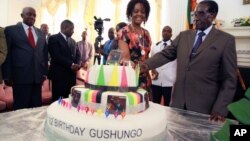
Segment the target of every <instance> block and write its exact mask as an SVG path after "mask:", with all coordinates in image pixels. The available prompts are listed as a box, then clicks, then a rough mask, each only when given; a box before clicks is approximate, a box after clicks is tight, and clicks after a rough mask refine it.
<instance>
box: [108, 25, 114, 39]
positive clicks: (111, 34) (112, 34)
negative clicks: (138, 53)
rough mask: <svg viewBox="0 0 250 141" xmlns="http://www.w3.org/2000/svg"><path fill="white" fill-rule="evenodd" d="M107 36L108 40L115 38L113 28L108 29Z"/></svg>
mask: <svg viewBox="0 0 250 141" xmlns="http://www.w3.org/2000/svg"><path fill="white" fill-rule="evenodd" d="M108 36H109V39H110V40H112V39H114V38H115V33H114V29H113V28H111V29H109V32H108Z"/></svg>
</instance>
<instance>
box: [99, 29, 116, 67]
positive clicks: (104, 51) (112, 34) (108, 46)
mask: <svg viewBox="0 0 250 141" xmlns="http://www.w3.org/2000/svg"><path fill="white" fill-rule="evenodd" d="M108 37H109V40H108V41H106V42H105V43H104V45H103V47H102V48H101V54H102V55H103V64H104V65H105V64H106V61H107V59H108V56H109V53H110V51H111V45H112V42H113V41H114V40H115V29H114V28H113V27H111V28H109V31H108Z"/></svg>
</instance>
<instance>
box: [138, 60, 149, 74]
mask: <svg viewBox="0 0 250 141" xmlns="http://www.w3.org/2000/svg"><path fill="white" fill-rule="evenodd" d="M139 66H140V73H145V72H147V71H149V67H148V65H147V64H146V63H143V62H139Z"/></svg>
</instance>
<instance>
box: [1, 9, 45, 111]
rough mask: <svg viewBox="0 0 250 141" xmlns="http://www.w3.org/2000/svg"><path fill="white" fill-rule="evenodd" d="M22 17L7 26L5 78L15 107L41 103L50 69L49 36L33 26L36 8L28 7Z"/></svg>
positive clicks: (35, 105) (36, 105)
mask: <svg viewBox="0 0 250 141" xmlns="http://www.w3.org/2000/svg"><path fill="white" fill-rule="evenodd" d="M21 17H22V19H23V22H22V23H19V24H16V25H12V26H8V27H6V28H5V37H6V41H7V47H8V54H7V58H6V60H5V62H4V64H3V78H4V81H5V84H6V85H12V86H13V98H14V105H13V108H14V109H15V110H17V109H21V108H31V107H38V106H41V105H42V96H41V87H42V83H43V81H44V80H45V79H46V75H47V69H48V63H47V62H48V50H47V44H46V37H45V35H44V34H43V33H42V31H41V30H40V29H38V28H36V27H35V26H34V23H35V20H36V11H35V9H34V8H32V7H25V8H24V9H23V11H22V13H21Z"/></svg>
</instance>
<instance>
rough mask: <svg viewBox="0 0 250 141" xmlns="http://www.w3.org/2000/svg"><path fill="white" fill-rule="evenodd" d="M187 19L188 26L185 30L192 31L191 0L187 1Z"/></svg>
mask: <svg viewBox="0 0 250 141" xmlns="http://www.w3.org/2000/svg"><path fill="white" fill-rule="evenodd" d="M187 1H188V3H187V18H186V25H185V29H186V30H188V29H190V24H191V7H190V0H187Z"/></svg>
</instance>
